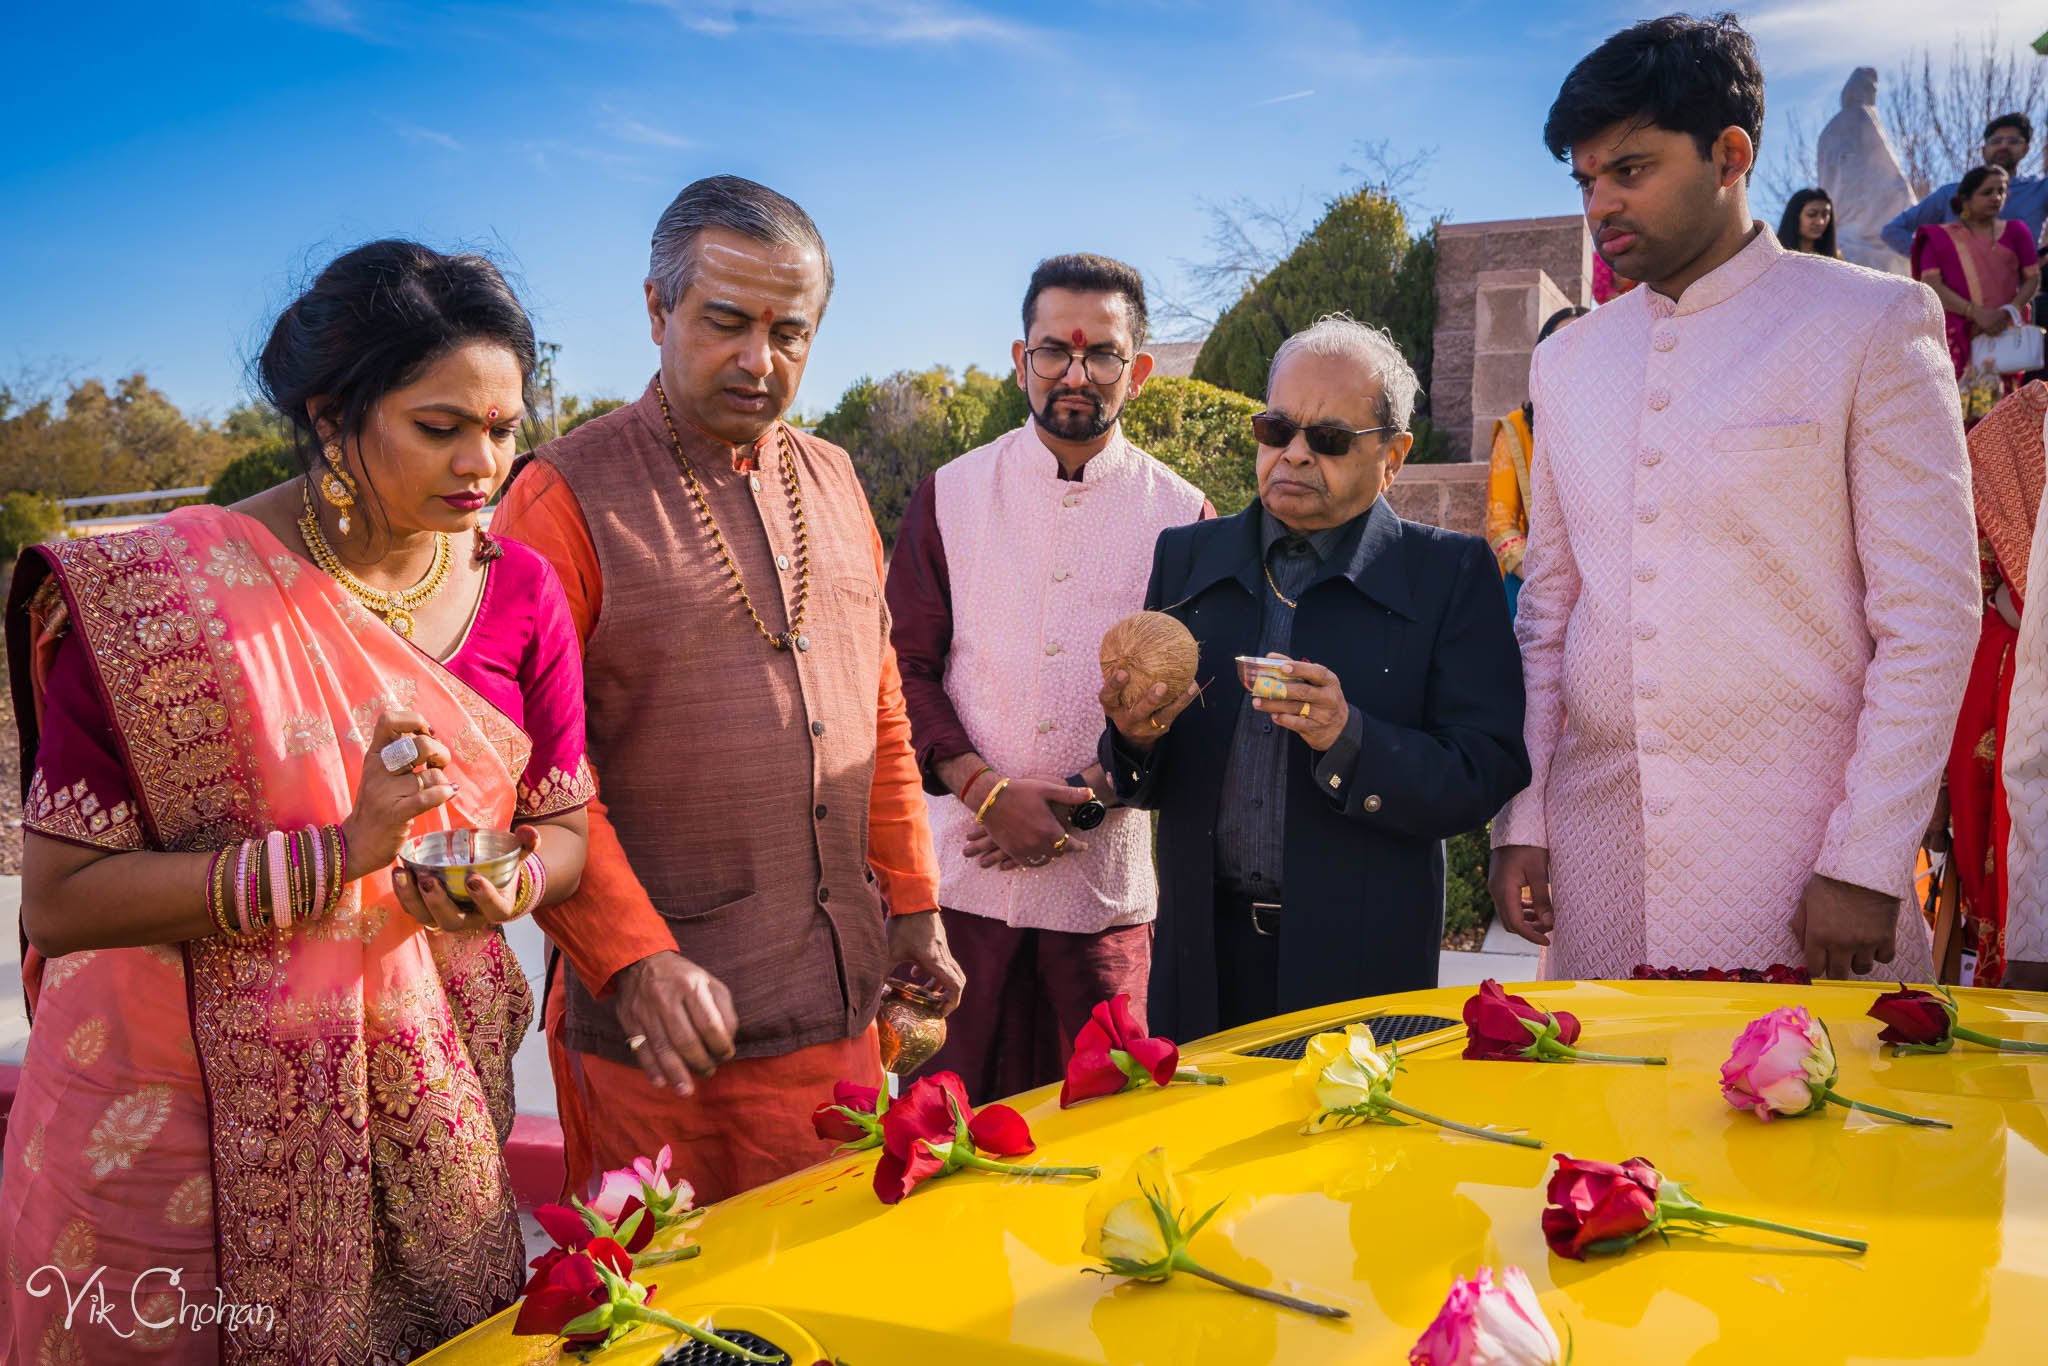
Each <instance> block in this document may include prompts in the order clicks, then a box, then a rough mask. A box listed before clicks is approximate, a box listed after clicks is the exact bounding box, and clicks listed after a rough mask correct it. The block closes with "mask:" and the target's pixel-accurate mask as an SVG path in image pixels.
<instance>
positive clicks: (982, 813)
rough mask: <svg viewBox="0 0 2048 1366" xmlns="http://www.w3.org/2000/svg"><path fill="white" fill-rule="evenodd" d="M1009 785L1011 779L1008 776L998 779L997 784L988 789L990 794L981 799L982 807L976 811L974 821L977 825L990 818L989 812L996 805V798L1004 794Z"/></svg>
mask: <svg viewBox="0 0 2048 1366" xmlns="http://www.w3.org/2000/svg"><path fill="white" fill-rule="evenodd" d="M1009 785H1010V780H1009V779H1008V778H998V779H996V785H995V786H994V787H992V788H990V789H989V790H988V795H987V796H986V797H983V798H982V799H981V809H980V810H979V811H977V812H975V813H974V823H975V824H976V825H980V824H981V823H982V822H983V821H985V820H987V819H988V813H989V812H990V811H991V810H992V809H994V807H995V804H996V798H998V797H1000V796H1002V795H1003V789H1004V788H1006V787H1008V786H1009Z"/></svg>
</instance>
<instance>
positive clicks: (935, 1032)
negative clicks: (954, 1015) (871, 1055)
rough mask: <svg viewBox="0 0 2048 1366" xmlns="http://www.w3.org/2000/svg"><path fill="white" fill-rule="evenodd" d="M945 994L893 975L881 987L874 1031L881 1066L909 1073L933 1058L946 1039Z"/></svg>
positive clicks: (900, 1074)
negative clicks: (928, 989) (880, 1005)
mask: <svg viewBox="0 0 2048 1366" xmlns="http://www.w3.org/2000/svg"><path fill="white" fill-rule="evenodd" d="M945 1009H946V998H945V997H943V996H941V995H939V993H937V992H936V991H927V990H925V989H924V988H923V987H921V986H918V985H917V984H915V983H913V982H905V981H903V980H901V979H900V978H891V979H890V980H889V981H888V982H887V983H885V984H884V985H883V987H882V1008H881V1009H880V1010H879V1011H877V1012H876V1013H875V1033H876V1035H877V1037H878V1038H879V1040H880V1043H881V1046H882V1066H883V1067H884V1068H885V1069H886V1070H888V1071H890V1072H892V1073H894V1074H895V1075H897V1076H899V1077H907V1076H909V1075H910V1074H911V1073H912V1072H915V1071H916V1070H917V1069H918V1068H920V1067H922V1066H924V1065H925V1064H926V1063H928V1062H930V1061H931V1059H932V1055H933V1054H934V1053H936V1052H938V1051H939V1049H940V1047H941V1046H942V1045H943V1044H944V1043H945V1042H946V1016H945Z"/></svg>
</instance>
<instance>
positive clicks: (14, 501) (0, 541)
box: [0, 490, 64, 563]
mask: <svg viewBox="0 0 2048 1366" xmlns="http://www.w3.org/2000/svg"><path fill="white" fill-rule="evenodd" d="M63 534H64V510H63V509H62V508H60V507H58V506H57V502H56V500H55V499H53V498H45V497H44V496H43V495H42V494H40V493H23V492H21V491H20V490H16V491H15V492H13V493H10V494H8V495H7V496H6V497H4V498H0V561H4V562H8V563H12V562H13V560H14V557H15V556H17V555H19V554H20V553H21V552H22V551H23V550H24V549H26V548H27V547H29V546H32V545H38V544H40V543H41V542H43V541H54V540H56V539H57V538H58V537H60V536H62V535H63Z"/></svg>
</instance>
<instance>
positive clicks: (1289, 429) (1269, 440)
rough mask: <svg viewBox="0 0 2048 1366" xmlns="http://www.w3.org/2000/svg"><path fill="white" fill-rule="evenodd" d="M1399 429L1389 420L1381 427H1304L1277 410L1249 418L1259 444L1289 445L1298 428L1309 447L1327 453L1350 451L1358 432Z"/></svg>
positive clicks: (1322, 424)
mask: <svg viewBox="0 0 2048 1366" xmlns="http://www.w3.org/2000/svg"><path fill="white" fill-rule="evenodd" d="M1399 430H1400V428H1398V427H1395V426H1392V425H1391V424H1390V425H1387V426H1384V427H1360V428H1358V429H1357V430H1356V431H1354V430H1352V429H1351V428H1349V427H1344V426H1339V425H1338V424H1337V423H1335V422H1311V423H1309V424H1308V426H1306V427H1304V426H1302V425H1301V424H1300V423H1298V422H1295V421H1293V420H1292V419H1290V418H1284V417H1282V416H1280V415H1279V414H1278V413H1260V414H1258V415H1257V416H1256V417H1254V418H1253V419H1252V435H1253V436H1254V437H1255V438H1257V440H1258V443H1259V444H1260V445H1261V446H1278V447H1286V446H1291V445H1293V444H1294V434H1295V433H1296V432H1301V433H1302V434H1303V435H1305V436H1306V437H1307V438H1308V448H1309V449H1310V450H1312V451H1314V452H1315V453H1316V454H1317V455H1329V456H1336V455H1349V454H1350V453H1351V443H1352V442H1353V441H1356V440H1357V439H1358V438H1359V437H1361V436H1371V435H1372V434H1373V433H1374V432H1394V431H1399Z"/></svg>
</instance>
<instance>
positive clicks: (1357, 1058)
mask: <svg viewBox="0 0 2048 1366" xmlns="http://www.w3.org/2000/svg"><path fill="white" fill-rule="evenodd" d="M1392 1073H1393V1066H1392V1064H1391V1063H1389V1062H1388V1061H1387V1059H1386V1056H1385V1055H1384V1054H1382V1053H1381V1052H1380V1051H1379V1049H1378V1048H1376V1047H1374V1045H1373V1038H1372V1031H1371V1030H1370V1029H1368V1028H1366V1027H1365V1026H1364V1025H1362V1024H1355V1025H1349V1026H1346V1028H1345V1030H1344V1032H1343V1033H1342V1034H1318V1035H1316V1036H1315V1037H1314V1038H1312V1039H1310V1040H1309V1041H1308V1047H1307V1049H1306V1050H1304V1052H1303V1053H1302V1056H1301V1061H1300V1062H1298V1063H1296V1064H1295V1066H1294V1089H1295V1091H1296V1092H1297V1093H1298V1094H1299V1095H1300V1096H1301V1099H1302V1101H1303V1103H1305V1104H1307V1105H1310V1106H1313V1107H1314V1108H1315V1109H1317V1110H1344V1109H1349V1108H1350V1107H1351V1106H1354V1105H1363V1104H1364V1103H1365V1102H1366V1101H1368V1100H1370V1099H1371V1098H1372V1093H1373V1090H1374V1089H1375V1088H1376V1087H1382V1086H1385V1085H1386V1083H1387V1078H1388V1077H1389V1076H1391V1075H1392Z"/></svg>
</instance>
